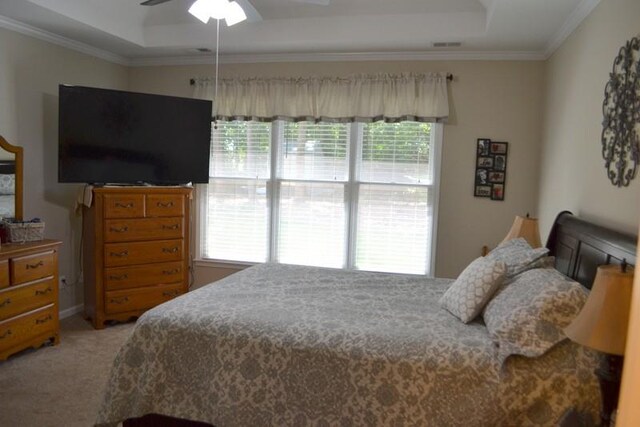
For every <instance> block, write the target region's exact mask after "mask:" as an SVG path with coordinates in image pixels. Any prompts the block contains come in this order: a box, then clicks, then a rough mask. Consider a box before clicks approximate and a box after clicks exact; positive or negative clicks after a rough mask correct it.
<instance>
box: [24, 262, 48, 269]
mask: <svg viewBox="0 0 640 427" xmlns="http://www.w3.org/2000/svg"><path fill="white" fill-rule="evenodd" d="M43 265H44V261H38V262H36V263H35V264H27V270H30V269H36V268H38V267H42V266H43Z"/></svg>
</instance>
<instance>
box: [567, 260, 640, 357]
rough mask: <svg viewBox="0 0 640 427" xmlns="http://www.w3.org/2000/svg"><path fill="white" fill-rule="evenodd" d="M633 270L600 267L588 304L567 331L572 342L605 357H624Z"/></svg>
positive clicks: (614, 266)
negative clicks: (610, 355) (604, 354)
mask: <svg viewBox="0 0 640 427" xmlns="http://www.w3.org/2000/svg"><path fill="white" fill-rule="evenodd" d="M632 285H633V269H632V268H631V267H628V268H627V271H626V272H623V271H622V268H621V267H620V266H619V265H601V266H600V267H598V272H597V273H596V278H595V280H594V282H593V288H592V289H591V293H590V294H589V298H588V299H587V302H586V304H585V305H584V307H582V310H581V311H580V314H578V316H577V317H576V318H575V319H574V320H573V322H572V323H571V324H570V325H569V326H567V327H566V328H565V329H564V333H565V334H566V335H567V336H568V337H569V338H570V339H571V340H572V341H575V342H577V343H579V344H582V345H584V346H585V347H589V348H593V349H595V350H598V351H601V352H603V353H609V354H617V355H623V354H624V347H625V345H626V343H627V324H628V323H629V308H630V306H631V289H632Z"/></svg>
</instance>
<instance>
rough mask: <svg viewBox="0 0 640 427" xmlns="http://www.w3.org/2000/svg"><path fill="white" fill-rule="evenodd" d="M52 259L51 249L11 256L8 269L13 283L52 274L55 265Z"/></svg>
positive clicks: (17, 283) (53, 258) (25, 281)
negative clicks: (15, 256)
mask: <svg viewBox="0 0 640 427" xmlns="http://www.w3.org/2000/svg"><path fill="white" fill-rule="evenodd" d="M54 260H55V257H54V253H53V251H49V252H42V253H39V254H35V255H27V256H22V257H17V258H12V259H11V262H10V269H11V276H12V277H13V285H19V284H21V283H27V282H33V281H34V280H38V279H42V278H44V277H48V276H53V272H54V271H55V267H56V266H55V261H54Z"/></svg>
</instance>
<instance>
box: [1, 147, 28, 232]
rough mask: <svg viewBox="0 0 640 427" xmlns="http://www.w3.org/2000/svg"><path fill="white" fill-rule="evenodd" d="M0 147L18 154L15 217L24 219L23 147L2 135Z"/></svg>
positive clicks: (20, 219)
mask: <svg viewBox="0 0 640 427" xmlns="http://www.w3.org/2000/svg"><path fill="white" fill-rule="evenodd" d="M0 148H2V149H4V150H6V151H8V152H9V153H13V154H14V155H15V156H16V193H15V201H14V209H15V213H14V217H15V219H17V220H19V221H22V158H23V156H22V153H23V150H22V147H18V146H16V145H12V144H9V143H8V142H7V140H6V139H4V138H3V137H2V136H1V135H0Z"/></svg>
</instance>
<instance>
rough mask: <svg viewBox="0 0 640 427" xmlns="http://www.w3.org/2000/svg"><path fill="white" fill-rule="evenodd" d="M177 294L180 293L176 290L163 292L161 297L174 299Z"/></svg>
mask: <svg viewBox="0 0 640 427" xmlns="http://www.w3.org/2000/svg"><path fill="white" fill-rule="evenodd" d="M179 293H180V292H178V291H176V290H173V291H164V292H163V293H162V295H163V296H165V297H175V296H177V295H178V294H179Z"/></svg>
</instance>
